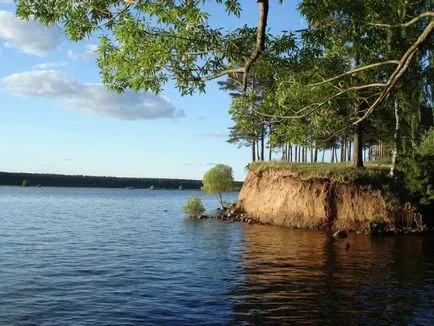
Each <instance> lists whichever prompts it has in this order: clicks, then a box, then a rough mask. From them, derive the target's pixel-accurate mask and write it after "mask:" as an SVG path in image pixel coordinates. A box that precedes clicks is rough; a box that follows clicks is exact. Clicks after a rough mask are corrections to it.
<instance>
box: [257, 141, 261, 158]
mask: <svg viewBox="0 0 434 326" xmlns="http://www.w3.org/2000/svg"><path fill="white" fill-rule="evenodd" d="M259 150H260V146H259V140H257V141H256V160H257V161H260V160H261V153H260V151H259Z"/></svg>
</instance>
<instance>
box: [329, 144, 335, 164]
mask: <svg viewBox="0 0 434 326" xmlns="http://www.w3.org/2000/svg"><path fill="white" fill-rule="evenodd" d="M330 154H331V155H330V163H334V162H335V149H334V148H333V147H332V148H331V153H330Z"/></svg>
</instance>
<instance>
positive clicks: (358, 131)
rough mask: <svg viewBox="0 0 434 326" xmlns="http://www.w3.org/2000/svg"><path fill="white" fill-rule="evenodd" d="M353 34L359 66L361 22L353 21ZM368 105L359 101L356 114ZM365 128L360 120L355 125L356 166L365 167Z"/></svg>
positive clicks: (356, 65) (356, 62)
mask: <svg viewBox="0 0 434 326" xmlns="http://www.w3.org/2000/svg"><path fill="white" fill-rule="evenodd" d="M353 24H354V25H353V34H354V42H353V51H354V64H355V67H354V68H358V67H359V66H360V64H361V63H362V60H361V58H360V53H359V45H360V28H359V25H358V24H359V22H357V21H355V22H353ZM364 105H366V104H365V103H364V102H362V103H359V104H358V105H356V107H355V108H354V111H355V112H354V116H355V117H357V116H358V114H359V109H362V106H364ZM362 132H363V130H362V122H359V123H358V124H356V126H355V132H354V146H353V165H354V167H356V168H362V167H363V157H362V154H363V139H362V135H363V133H362Z"/></svg>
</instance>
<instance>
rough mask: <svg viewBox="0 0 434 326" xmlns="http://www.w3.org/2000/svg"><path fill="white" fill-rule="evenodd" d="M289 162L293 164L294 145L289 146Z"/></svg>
mask: <svg viewBox="0 0 434 326" xmlns="http://www.w3.org/2000/svg"><path fill="white" fill-rule="evenodd" d="M288 152H289V162H291V163H292V145H291V144H288Z"/></svg>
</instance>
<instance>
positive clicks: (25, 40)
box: [0, 10, 60, 56]
mask: <svg viewBox="0 0 434 326" xmlns="http://www.w3.org/2000/svg"><path fill="white" fill-rule="evenodd" d="M0 39H1V40H3V41H4V42H3V45H4V46H5V47H8V48H14V49H18V50H20V51H22V52H24V53H27V54H32V55H37V56H44V55H46V54H48V53H50V52H52V51H54V50H56V49H57V47H58V44H59V41H60V32H59V31H58V30H56V29H54V28H47V27H44V26H43V25H41V24H39V23H36V22H34V21H27V22H26V21H22V20H19V19H18V18H17V17H16V16H15V15H14V14H13V13H11V12H9V11H4V10H0Z"/></svg>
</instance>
